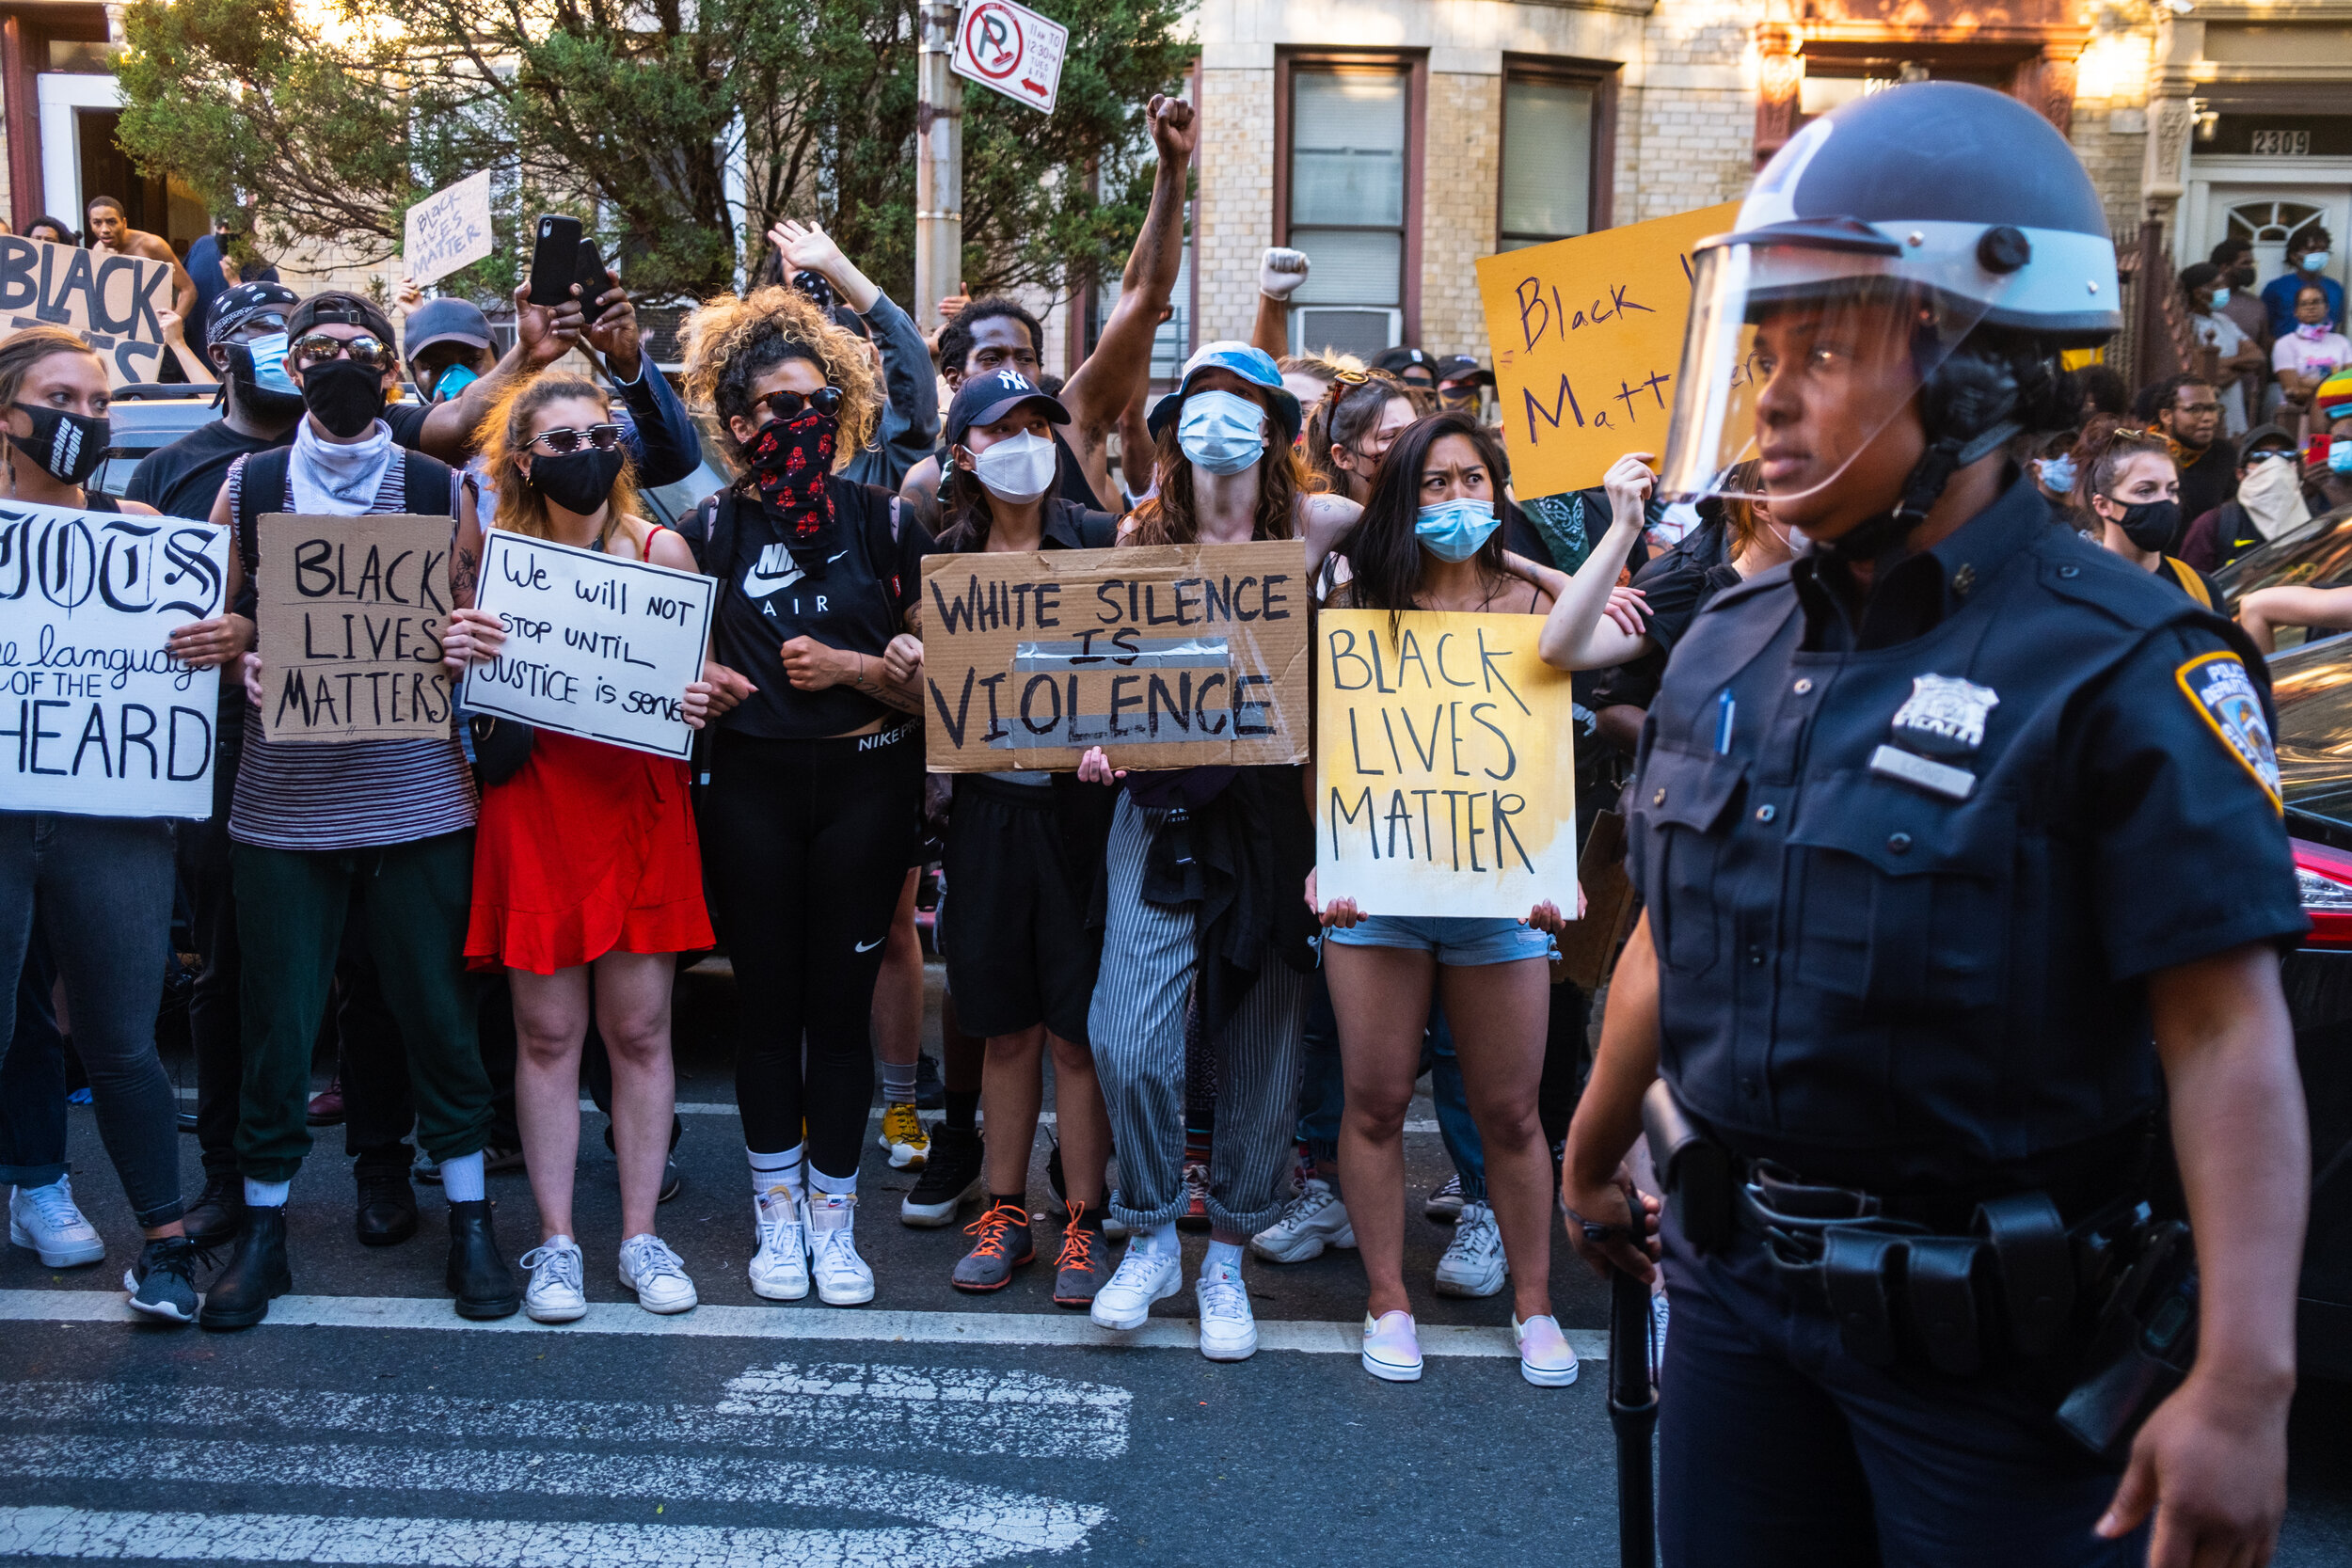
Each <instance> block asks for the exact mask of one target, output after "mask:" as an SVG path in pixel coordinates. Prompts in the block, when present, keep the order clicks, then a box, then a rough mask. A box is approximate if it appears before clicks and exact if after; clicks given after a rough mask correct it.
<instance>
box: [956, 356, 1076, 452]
mask: <svg viewBox="0 0 2352 1568" xmlns="http://www.w3.org/2000/svg"><path fill="white" fill-rule="evenodd" d="M1025 403H1033V404H1037V405H1038V407H1039V409H1040V410H1041V412H1042V413H1043V414H1044V415H1045V417H1046V419H1047V420H1051V421H1052V422H1053V423H1055V424H1068V423H1069V422H1070V410H1069V409H1067V408H1064V407H1063V406H1062V404H1061V399H1059V398H1057V397H1056V396H1054V395H1053V394H1052V393H1051V392H1048V391H1046V390H1045V389H1044V388H1041V387H1040V386H1039V385H1038V384H1037V383H1036V382H1034V381H1031V380H1030V379H1029V378H1028V377H1027V376H1025V375H1023V374H1022V373H1021V372H1019V371H1013V370H1002V371H989V372H985V373H983V374H980V375H967V376H965V377H964V378H963V384H962V385H961V386H960V387H958V388H956V401H955V402H953V403H951V404H948V405H947V444H948V445H950V446H953V445H954V444H955V443H956V442H958V441H960V440H961V439H962V438H963V433H964V432H965V431H967V430H969V429H971V428H972V427H973V426H974V425H976V424H994V423H995V422H996V421H997V420H1001V419H1003V418H1004V417H1005V416H1006V415H1008V414H1009V413H1011V412H1012V411H1013V410H1014V409H1015V408H1018V407H1020V406H1021V405H1022V404H1025Z"/></svg>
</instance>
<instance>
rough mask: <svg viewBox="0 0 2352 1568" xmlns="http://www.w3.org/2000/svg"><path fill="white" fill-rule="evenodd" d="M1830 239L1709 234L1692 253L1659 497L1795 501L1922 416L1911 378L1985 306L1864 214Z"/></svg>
mask: <svg viewBox="0 0 2352 1568" xmlns="http://www.w3.org/2000/svg"><path fill="white" fill-rule="evenodd" d="M1825 238H1826V240H1827V243H1826V244H1823V243H1807V242H1806V241H1798V242H1796V243H1786V244H1777V243H1738V244H1723V245H1710V246H1708V248H1705V249H1703V250H1701V251H1700V252H1699V253H1698V254H1697V256H1696V257H1695V258H1694V259H1693V260H1694V263H1695V264H1694V267H1693V271H1692V293H1691V324H1690V327H1689V330H1688V332H1687V333H1686V335H1685V336H1684V339H1683V348H1682V368H1681V372H1680V373H1679V375H1678V376H1677V382H1676V391H1675V414H1674V424H1673V426H1672V434H1671V435H1670V436H1668V438H1667V443H1666V458H1665V467H1664V468H1663V470H1662V472H1661V476H1660V481H1659V490H1660V493H1661V495H1662V496H1664V497H1666V498H1667V499H1676V500H1689V499H1697V498H1699V497H1702V496H1724V497H1736V498H1740V499H1751V500H1764V501H1775V500H1776V501H1782V502H1787V501H1792V500H1796V499H1801V498H1804V497H1806V496H1811V495H1814V494H1817V493H1819V492H1820V491H1821V490H1823V489H1825V488H1826V487H1827V486H1829V485H1830V484H1832V483H1835V482H1836V480H1837V479H1838V478H1839V476H1841V475H1843V474H1844V473H1845V472H1846V471H1847V470H1848V469H1849V468H1850V467H1851V466H1852V465H1853V464H1854V462H1855V461H1856V460H1857V459H1859V458H1860V457H1862V455H1863V454H1864V453H1865V452H1866V451H1868V450H1869V449H1870V447H1871V446H1872V444H1873V443H1874V442H1876V441H1878V440H1879V438H1880V437H1881V436H1883V435H1885V434H1886V433H1887V432H1888V430H1889V427H1890V426H1893V425H1895V424H1896V423H1897V421H1899V420H1909V421H1911V423H1912V425H1913V426H1914V428H1917V426H1918V422H1919V420H1918V414H1917V412H1916V409H1915V402H1916V399H1917V395H1918V392H1919V389H1920V388H1921V387H1922V386H1923V385H1924V384H1925V383H1926V381H1927V379H1928V378H1929V377H1930V376H1931V375H1932V374H1933V373H1934V372H1935V369H1936V367H1937V366H1939V365H1941V364H1942V363H1943V362H1944V360H1945V358H1946V356H1948V355H1949V354H1950V353H1951V352H1952V350H1953V349H1954V348H1956V347H1958V346H1959V344H1960V342H1961V341H1962V340H1963V339H1964V338H1965V337H1967V335H1968V334H1969V332H1970V331H1972V330H1973V329H1974V328H1975V327H1976V326H1977V325H1978V324H1979V322H1981V321H1982V320H1983V319H1984V315H1985V311H1986V307H1985V304H1984V303H1983V302H1982V301H1981V300H1979V299H1975V298H1971V297H1968V296H1967V295H1964V294H1962V293H1957V292H1955V291H1951V290H1947V289H1939V288H1937V287H1935V286H1934V284H1933V281H1932V279H1931V277H1921V276H1920V271H1921V269H1919V268H1918V267H1916V266H1910V267H1905V266H1903V264H1902V258H1901V256H1900V254H1899V246H1898V245H1896V244H1895V242H1893V241H1890V240H1886V239H1884V238H1883V237H1882V236H1880V235H1878V234H1876V233H1875V232H1874V231H1872V230H1867V229H1863V228H1862V227H1861V226H1860V225H1855V226H1854V232H1853V234H1852V236H1851V238H1849V237H1848V236H1846V235H1830V236H1825ZM1915 455H1916V452H1915V450H1913V451H1912V456H1915ZM1910 461H1911V458H1910V457H1906V458H1905V459H1904V461H1903V465H1902V466H1903V467H1906V468H1907V467H1909V463H1910Z"/></svg>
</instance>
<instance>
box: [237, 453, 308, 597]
mask: <svg viewBox="0 0 2352 1568" xmlns="http://www.w3.org/2000/svg"><path fill="white" fill-rule="evenodd" d="M293 462H294V449H293V448H292V447H272V448H271V449H270V450H269V451H257V452H255V453H254V454H253V455H252V456H250V457H248V458H246V460H245V467H243V468H242V469H241V470H239V472H238V477H237V517H236V523H237V557H238V559H239V560H240V561H241V562H244V565H245V577H246V581H247V582H251V581H253V580H254V579H255V578H258V577H259V576H260V575H261V570H262V544H261V529H260V524H261V520H262V516H263V515H265V514H268V513H272V512H276V511H278V509H279V508H281V507H283V506H284V505H285V504H286V470H287V469H288V467H291V466H292V464H293Z"/></svg>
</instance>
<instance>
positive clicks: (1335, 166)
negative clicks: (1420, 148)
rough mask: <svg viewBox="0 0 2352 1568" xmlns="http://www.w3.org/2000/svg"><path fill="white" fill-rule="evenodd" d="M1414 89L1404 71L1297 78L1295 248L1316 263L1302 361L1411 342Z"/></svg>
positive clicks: (1346, 69) (1301, 322)
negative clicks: (1329, 351)
mask: <svg viewBox="0 0 2352 1568" xmlns="http://www.w3.org/2000/svg"><path fill="white" fill-rule="evenodd" d="M1412 88H1413V73H1412V67H1411V66H1410V64H1408V63H1407V62H1405V61H1395V62H1383V63H1379V64H1373V65H1353V64H1346V65H1340V64H1332V65H1326V64H1320V63H1318V64H1305V63H1301V64H1298V65H1295V66H1294V67H1293V69H1292V70H1291V71H1290V103H1289V111H1290V112H1289V115H1288V130H1289V135H1290V148H1289V158H1290V163H1289V181H1288V185H1287V189H1288V195H1289V202H1288V207H1289V213H1288V219H1289V222H1288V226H1287V227H1288V235H1287V239H1286V242H1285V243H1287V244H1289V245H1293V246H1295V247H1296V248H1297V249H1300V250H1303V251H1305V252H1306V253H1307V256H1308V259H1309V261H1311V262H1312V263H1313V264H1312V267H1311V270H1310V271H1309V273H1308V275H1307V281H1306V282H1305V284H1303V285H1302V286H1301V287H1300V288H1299V291H1298V293H1297V294H1296V295H1295V298H1294V300H1293V304H1294V306H1295V309H1293V310H1292V312H1291V333H1292V343H1293V346H1294V347H1295V348H1296V349H1298V350H1300V351H1301V352H1314V351H1319V350H1322V349H1324V348H1327V347H1328V348H1334V349H1339V350H1342V351H1343V352H1346V353H1350V354H1358V355H1363V356H1367V357H1369V356H1372V355H1375V354H1377V353H1379V352H1380V351H1381V350H1382V349H1384V348H1388V347H1390V346H1391V345H1393V344H1395V343H1399V342H1402V341H1404V334H1405V330H1406V304H1407V292H1408V288H1409V285H1410V282H1411V264H1412V260H1413V258H1412V255H1411V252H1412V250H1413V249H1414V248H1415V247H1413V246H1411V245H1408V244H1407V238H1408V235H1409V234H1410V231H1411V209H1412V208H1414V207H1416V206H1418V202H1416V201H1415V200H1414V199H1413V198H1414V196H1415V194H1416V193H1414V192H1413V191H1412V189H1411V184H1412V179H1413V175H1414V173H1415V172H1416V170H1415V169H1414V167H1413V165H1414V164H1415V163H1416V162H1417V160H1414V159H1413V158H1411V157H1410V156H1409V154H1408V148H1409V145H1410V136H1409V131H1410V126H1411V122H1412V119H1413V116H1412Z"/></svg>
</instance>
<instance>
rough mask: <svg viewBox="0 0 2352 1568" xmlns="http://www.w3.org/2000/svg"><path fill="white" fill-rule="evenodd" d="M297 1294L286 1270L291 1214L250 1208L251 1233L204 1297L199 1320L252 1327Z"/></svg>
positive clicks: (248, 1230) (240, 1241) (244, 1236)
mask: <svg viewBox="0 0 2352 1568" xmlns="http://www.w3.org/2000/svg"><path fill="white" fill-rule="evenodd" d="M293 1289H294V1274H293V1271H291V1270H290V1269H288V1268H287V1266H286V1211H285V1210H283V1209H270V1208H262V1207H261V1206H259V1205H253V1206H248V1207H247V1208H246V1212H245V1230H244V1232H243V1233H242V1234H240V1235H239V1236H238V1237H237V1250H236V1251H235V1252H233V1253H231V1254H230V1258H229V1262H228V1266H227V1267H225V1268H223V1269H222V1270H221V1271H220V1274H219V1275H218V1276H217V1277H216V1278H215V1279H214V1281H213V1287H212V1289H211V1290H209V1291H205V1292H204V1307H203V1309H202V1310H201V1311H199V1312H198V1313H197V1315H196V1321H197V1323H199V1324H200V1325H202V1326H203V1327H205V1328H214V1329H225V1328H251V1327H252V1326H253V1325H254V1324H255V1323H260V1322H261V1321H262V1319H263V1318H266V1317H268V1316H269V1304H270V1303H271V1302H272V1301H273V1300H275V1299H276V1298H277V1297H278V1296H282V1295H284V1294H285V1293H286V1292H287V1291H291V1290H293Z"/></svg>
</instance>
